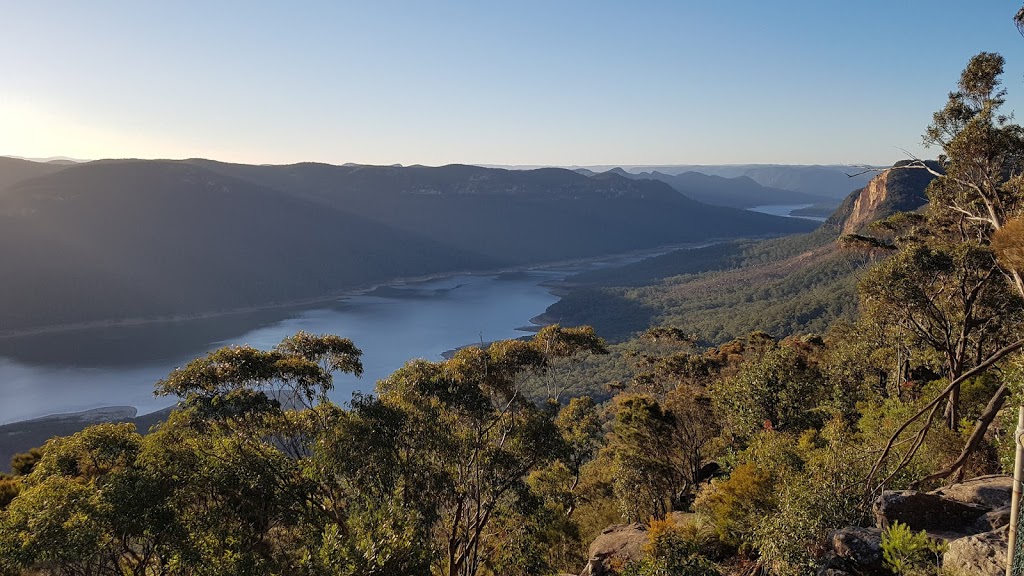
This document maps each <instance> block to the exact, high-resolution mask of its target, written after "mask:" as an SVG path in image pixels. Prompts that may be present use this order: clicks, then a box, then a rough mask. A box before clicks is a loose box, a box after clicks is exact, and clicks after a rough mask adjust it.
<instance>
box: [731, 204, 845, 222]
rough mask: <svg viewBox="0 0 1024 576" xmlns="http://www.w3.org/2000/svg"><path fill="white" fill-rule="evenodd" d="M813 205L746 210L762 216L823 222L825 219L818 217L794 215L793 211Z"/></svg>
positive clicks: (773, 205)
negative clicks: (769, 215)
mask: <svg viewBox="0 0 1024 576" xmlns="http://www.w3.org/2000/svg"><path fill="white" fill-rule="evenodd" d="M811 206H813V204H771V205H767V206H754V207H753V208H748V210H750V211H752V212H761V213H762V214H771V215H772V216H785V217H787V218H803V219H805V220H816V221H818V222H824V221H825V220H826V218H824V217H820V216H798V215H794V214H793V211H794V210H800V209H803V208H810V207H811Z"/></svg>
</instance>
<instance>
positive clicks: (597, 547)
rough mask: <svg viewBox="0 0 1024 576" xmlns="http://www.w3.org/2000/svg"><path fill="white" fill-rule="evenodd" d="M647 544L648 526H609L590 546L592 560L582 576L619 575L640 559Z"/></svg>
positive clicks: (636, 524) (581, 573)
mask: <svg viewBox="0 0 1024 576" xmlns="http://www.w3.org/2000/svg"><path fill="white" fill-rule="evenodd" d="M646 543H647V526H645V525H643V524H640V523H635V524H615V525H613V526H609V527H608V528H605V529H604V531H603V532H601V535H600V536H598V537H597V539H595V540H594V542H593V543H592V544H591V545H590V552H589V556H590V559H589V560H588V561H587V565H586V566H585V567H584V568H583V571H582V572H580V576H609V575H612V574H618V572H619V570H621V569H622V568H625V567H626V565H627V564H629V563H630V562H633V561H636V560H639V559H640V550H641V549H642V548H643V546H644V544H646Z"/></svg>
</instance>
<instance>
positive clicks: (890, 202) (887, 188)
mask: <svg viewBox="0 0 1024 576" xmlns="http://www.w3.org/2000/svg"><path fill="white" fill-rule="evenodd" d="M907 164H908V163H907V162H897V163H896V164H895V165H894V166H893V167H892V168H890V169H888V170H885V171H883V172H881V173H880V174H878V175H877V176H875V177H874V178H872V179H871V181H870V182H868V185H867V186H865V187H863V188H861V189H860V190H855V191H854V192H853V193H852V194H850V195H849V196H847V198H846V200H844V201H843V203H842V205H840V206H839V208H837V209H836V211H835V212H834V213H833V214H832V216H831V217H830V218H829V219H828V224H829V225H831V226H833V227H835V228H838V229H839V231H840V232H841V233H842V234H857V233H860V232H862V231H864V228H865V227H866V226H867V225H868V224H870V223H871V222H874V221H875V220H880V219H882V218H885V217H886V216H889V215H890V214H892V213H893V212H910V211H914V210H917V209H919V208H921V207H922V206H924V205H925V204H927V203H928V197H927V195H926V194H925V189H927V188H928V184H930V183H931V181H932V180H934V179H935V177H934V176H932V174H931V173H929V172H928V171H927V170H922V169H919V168H907V167H906V166H907ZM929 165H930V166H931V167H932V168H933V169H938V165H937V164H934V163H929Z"/></svg>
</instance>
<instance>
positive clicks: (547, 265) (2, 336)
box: [0, 237, 758, 340]
mask: <svg viewBox="0 0 1024 576" xmlns="http://www.w3.org/2000/svg"><path fill="white" fill-rule="evenodd" d="M751 238H758V237H751ZM730 240H731V239H730ZM722 241H725V239H712V240H706V241H703V242H688V243H685V244H669V245H665V246H658V247H656V248H644V249H640V250H632V251H629V252H621V253H616V254H608V255H605V256H594V257H586V258H575V259H570V260H557V261H552V262H542V263H539V264H524V265H521V266H513V267H508V268H497V269H491V270H455V271H449V272H439V273H436V274H427V275H422V276H406V277H397V278H392V279H389V280H385V281H382V282H375V283H372V284H363V285H359V286H354V287H350V288H343V289H338V290H335V291H331V292H329V293H327V294H324V295H322V296H316V297H311V298H298V299H295V300H288V301H283V302H269V303H266V304H261V305H258V306H246V307H242V308H230V309H226V310H215V311H210V312H197V313H194V314H182V315H177V316H152V317H136V318H124V319H121V320H95V321H88V322H71V323H67V324H54V325H49V326H39V327H36V328H25V329H19V330H0V340H7V339H17V338H24V337H29V336H41V335H47V334H64V333H69V332H86V331H89V330H96V329H105V328H134V327H140V326H153V325H160V324H179V323H187V322H191V321H197V320H210V319H214V318H223V317H228V316H242V315H246V314H255V313H259V312H271V311H275V310H287V309H289V308H307V307H310V306H312V305H315V304H327V303H331V302H336V301H338V300H342V299H345V298H352V297H356V296H363V295H367V294H369V293H371V292H373V291H375V290H379V289H381V288H386V287H395V286H403V285H409V284H422V283H426V282H432V281H435V280H444V279H446V278H454V277H456V276H500V275H502V274H515V273H524V272H530V271H533V270H538V271H540V270H547V269H551V268H559V267H563V266H574V265H575V266H581V265H585V264H593V263H598V262H602V261H605V260H614V259H618V258H628V257H635V256H643V257H650V256H654V255H657V254H659V253H666V252H669V251H673V250H681V249H684V248H700V247H702V246H708V245H711V244H716V243H718V242H722Z"/></svg>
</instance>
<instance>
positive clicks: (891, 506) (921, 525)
mask: <svg viewBox="0 0 1024 576" xmlns="http://www.w3.org/2000/svg"><path fill="white" fill-rule="evenodd" d="M991 511H992V509H991V508H987V507H984V506H979V505H977V504H973V503H967V502H960V501H958V500H954V499H952V498H947V497H944V496H939V495H938V494H929V493H926V492H918V491H916V490H893V491H886V492H883V493H882V495H881V496H879V497H878V499H877V500H876V501H875V506H874V513H875V526H877V527H878V528H879V529H882V530H884V529H885V528H888V527H889V526H891V525H892V523H893V522H899V523H901V524H906V525H907V526H908V527H910V529H911V530H913V531H915V532H918V531H921V530H924V531H926V532H928V533H938V534H941V535H943V536H945V534H946V533H950V534H964V533H973V532H974V531H975V528H974V523H975V522H977V521H978V519H979V518H981V517H982V516H984V515H985V514H986V513H988V512H991ZM944 539H946V538H944Z"/></svg>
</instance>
